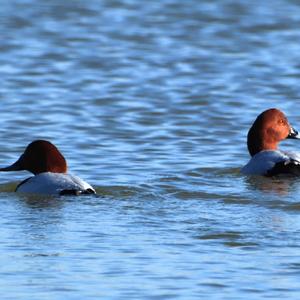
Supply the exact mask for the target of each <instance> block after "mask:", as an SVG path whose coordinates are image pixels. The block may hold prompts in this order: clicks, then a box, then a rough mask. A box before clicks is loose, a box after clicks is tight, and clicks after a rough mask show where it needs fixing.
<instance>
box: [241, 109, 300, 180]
mask: <svg viewBox="0 0 300 300" xmlns="http://www.w3.org/2000/svg"><path fill="white" fill-rule="evenodd" d="M285 139H300V136H299V134H298V132H297V131H296V130H295V129H294V128H293V127H292V126H291V125H290V124H289V122H288V120H287V117H286V116H285V115H284V113H283V112H282V111H280V110H279V109H276V108H271V109H268V110H266V111H264V112H262V113H261V114H260V115H259V116H258V117H257V118H256V120H255V121H254V123H253V125H252V126H251V128H250V130H249V132H248V136H247V146H248V151H249V153H250V155H251V159H250V161H249V162H248V163H247V164H246V165H245V166H244V167H243V168H242V170H241V172H242V173H243V174H246V175H266V176H274V175H279V174H292V175H297V176H299V175H300V154H299V153H295V152H287V151H281V150H279V149H278V144H279V143H280V142H281V141H283V140H285Z"/></svg>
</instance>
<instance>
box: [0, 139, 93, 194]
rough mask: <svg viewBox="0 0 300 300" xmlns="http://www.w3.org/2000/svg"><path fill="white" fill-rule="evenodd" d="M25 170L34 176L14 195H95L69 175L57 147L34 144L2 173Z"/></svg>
mask: <svg viewBox="0 0 300 300" xmlns="http://www.w3.org/2000/svg"><path fill="white" fill-rule="evenodd" d="M22 170H26V171H29V172H31V173H33V174H34V176H31V177H29V178H27V179H25V180H23V181H22V182H21V183H19V184H18V186H17V187H16V189H15V191H16V192H22V193H34V194H51V195H82V194H96V191H95V189H94V188H93V187H92V186H91V185H90V184H88V183H87V182H85V181H84V180H82V179H81V178H79V177H77V176H75V175H71V174H68V173H67V171H68V167H67V162H66V159H65V158H64V156H63V155H62V154H61V152H60V151H59V150H58V149H57V147H56V146H55V145H53V144H52V143H51V142H49V141H46V140H35V141H33V142H31V143H30V144H29V145H28V146H27V147H26V149H25V151H24V153H23V154H22V155H21V156H20V158H19V159H18V160H17V161H16V162H15V163H13V164H12V165H10V166H8V167H4V168H0V171H3V172H8V171H22Z"/></svg>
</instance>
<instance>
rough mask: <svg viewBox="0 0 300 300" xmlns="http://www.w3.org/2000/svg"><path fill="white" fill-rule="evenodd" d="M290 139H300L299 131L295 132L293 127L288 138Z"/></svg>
mask: <svg viewBox="0 0 300 300" xmlns="http://www.w3.org/2000/svg"><path fill="white" fill-rule="evenodd" d="M287 138H288V139H300V135H299V133H298V131H297V130H295V129H294V128H293V127H291V129H290V133H289V135H288V136H287Z"/></svg>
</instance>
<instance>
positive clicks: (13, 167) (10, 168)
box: [0, 156, 24, 172]
mask: <svg viewBox="0 0 300 300" xmlns="http://www.w3.org/2000/svg"><path fill="white" fill-rule="evenodd" d="M22 170H24V167H23V164H22V156H21V157H20V158H19V159H18V160H17V161H16V162H15V163H13V164H12V165H10V166H8V167H5V168H0V171H3V172H8V171H22Z"/></svg>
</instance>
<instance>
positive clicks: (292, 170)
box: [266, 159, 300, 177]
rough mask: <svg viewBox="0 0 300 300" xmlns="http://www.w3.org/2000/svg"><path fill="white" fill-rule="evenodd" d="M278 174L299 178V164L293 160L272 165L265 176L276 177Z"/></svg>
mask: <svg viewBox="0 0 300 300" xmlns="http://www.w3.org/2000/svg"><path fill="white" fill-rule="evenodd" d="M280 174H290V175H292V176H300V162H299V161H298V160H295V159H289V160H287V161H281V162H278V163H276V164H275V165H274V167H273V168H272V169H270V170H269V171H268V172H267V174H266V176H269V177H270V176H276V175H280Z"/></svg>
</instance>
